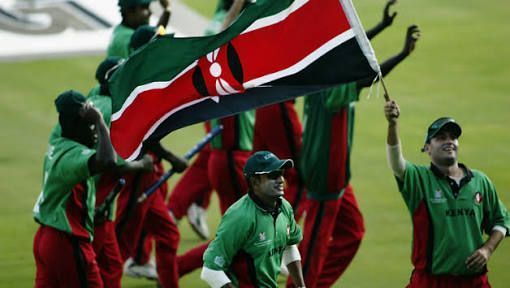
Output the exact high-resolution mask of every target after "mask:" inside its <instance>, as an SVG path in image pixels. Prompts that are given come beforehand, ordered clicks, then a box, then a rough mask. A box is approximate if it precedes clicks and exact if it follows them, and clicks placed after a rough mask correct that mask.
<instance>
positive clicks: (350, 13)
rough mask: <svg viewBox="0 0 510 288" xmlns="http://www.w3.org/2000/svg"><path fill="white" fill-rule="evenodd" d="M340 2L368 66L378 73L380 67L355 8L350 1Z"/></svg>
mask: <svg viewBox="0 0 510 288" xmlns="http://www.w3.org/2000/svg"><path fill="white" fill-rule="evenodd" d="M340 4H341V5H342V8H343V10H344V13H345V16H346V17H347V20H348V21H349V24H350V25H351V29H352V30H354V34H355V35H356V40H357V41H358V45H359V46H360V48H361V51H362V52H363V55H365V58H367V60H368V63H369V64H370V67H372V69H373V70H374V71H375V72H377V73H378V74H380V73H381V68H380V67H379V62H378V61H377V58H376V57H375V52H374V49H372V45H371V44H370V41H369V40H368V38H367V34H366V33H365V29H363V25H362V24H361V21H360V20H359V17H358V14H357V13H356V9H354V6H353V5H352V1H351V0H340Z"/></svg>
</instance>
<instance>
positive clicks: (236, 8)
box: [221, 0, 251, 31]
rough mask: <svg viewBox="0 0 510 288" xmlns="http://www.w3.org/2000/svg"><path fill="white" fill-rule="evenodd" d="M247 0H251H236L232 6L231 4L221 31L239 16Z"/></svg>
mask: <svg viewBox="0 0 510 288" xmlns="http://www.w3.org/2000/svg"><path fill="white" fill-rule="evenodd" d="M246 2H251V1H249V0H234V3H232V6H230V9H229V10H228V13H227V15H226V16H225V20H223V26H222V27H221V31H223V30H225V29H227V27H228V26H230V24H232V22H234V20H235V19H236V18H237V16H239V13H241V11H242V10H243V8H244V5H245V4H246Z"/></svg>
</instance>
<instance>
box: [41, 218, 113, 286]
mask: <svg viewBox="0 0 510 288" xmlns="http://www.w3.org/2000/svg"><path fill="white" fill-rule="evenodd" d="M34 257H35V264H36V268H37V271H36V276H35V287H36V288H43V287H44V288H46V287H47V288H55V287H62V288H67V287H77V288H79V287H88V288H90V287H93V288H97V287H103V281H101V276H100V275H99V268H98V266H97V263H96V254H95V253H94V249H93V248H92V243H90V242H88V241H87V240H85V239H79V238H77V237H74V236H72V235H70V234H68V233H66V232H63V231H59V230H57V229H54V228H52V227H49V226H44V225H41V226H40V227H39V229H38V230H37V233H36V234H35V238H34Z"/></svg>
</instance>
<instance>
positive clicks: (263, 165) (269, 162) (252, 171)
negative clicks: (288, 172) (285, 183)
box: [243, 151, 294, 176]
mask: <svg viewBox="0 0 510 288" xmlns="http://www.w3.org/2000/svg"><path fill="white" fill-rule="evenodd" d="M293 166H294V162H293V161H292V160H291V159H283V160H280V159H278V157H276V155H274V154H273V153H271V152H269V151H258V152H255V153H254V154H253V155H251V157H250V158H248V161H246V165H244V171H243V173H244V175H246V176H249V175H257V174H267V173H270V172H273V171H276V170H281V169H287V168H291V167H293Z"/></svg>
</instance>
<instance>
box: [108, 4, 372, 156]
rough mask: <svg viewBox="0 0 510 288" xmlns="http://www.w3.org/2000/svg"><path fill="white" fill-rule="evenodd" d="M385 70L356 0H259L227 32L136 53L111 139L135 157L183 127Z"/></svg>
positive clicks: (121, 77) (117, 94) (116, 90)
mask: <svg viewBox="0 0 510 288" xmlns="http://www.w3.org/2000/svg"><path fill="white" fill-rule="evenodd" d="M378 73H379V66H378V64H377V60H376V58H375V55H374V53H373V50H372V47H371V46H370V43H369V41H368V39H367V38H366V36H365V33H364V30H363V27H362V26H361V23H360V21H359V19H358V17H357V14H356V11H355V10H354V7H353V5H352V3H351V1H350V0H295V1H291V0H278V1H275V0H258V1H256V3H254V4H251V5H250V6H248V7H247V8H246V9H245V10H244V11H243V12H242V14H241V15H240V16H239V18H238V19H237V20H236V22H234V23H233V24H232V25H231V26H230V27H229V28H228V29H226V30H225V31H223V32H222V33H220V34H218V35H213V36H208V37H193V38H174V37H172V36H164V37H162V38H158V39H156V40H155V41H152V42H150V43H149V44H148V45H147V46H146V47H145V48H144V49H142V50H140V51H139V52H137V53H135V54H134V55H133V56H132V57H130V58H129V59H128V60H127V61H126V62H125V63H124V65H122V67H120V68H119V70H118V71H117V72H116V73H115V74H114V75H113V77H112V79H111V81H110V91H111V93H112V95H114V96H113V109H112V112H113V113H112V119H111V120H112V124H111V138H112V142H113V144H114V146H115V149H116V151H117V153H119V155H121V156H122V157H123V158H125V159H128V160H133V159H135V158H136V157H137V156H138V154H139V153H140V150H141V147H142V144H143V141H146V140H148V139H151V140H158V139H161V138H162V137H164V136H165V135H167V134H168V133H170V132H172V131H173V130H176V129H179V128H182V127H184V126H188V125H192V124H195V123H198V122H202V121H206V120H209V119H212V118H221V117H225V116H228V115H232V114H236V113H238V112H241V111H244V110H249V109H253V108H256V107H260V106H264V105H268V104H272V103H276V102H281V101H285V100H287V99H289V98H294V97H297V96H301V95H304V94H308V93H311V92H314V91H317V90H321V89H325V88H328V87H331V86H333V85H335V84H341V83H346V82H350V81H354V80H357V79H360V78H365V77H375V76H376V75H377V74H378Z"/></svg>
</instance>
